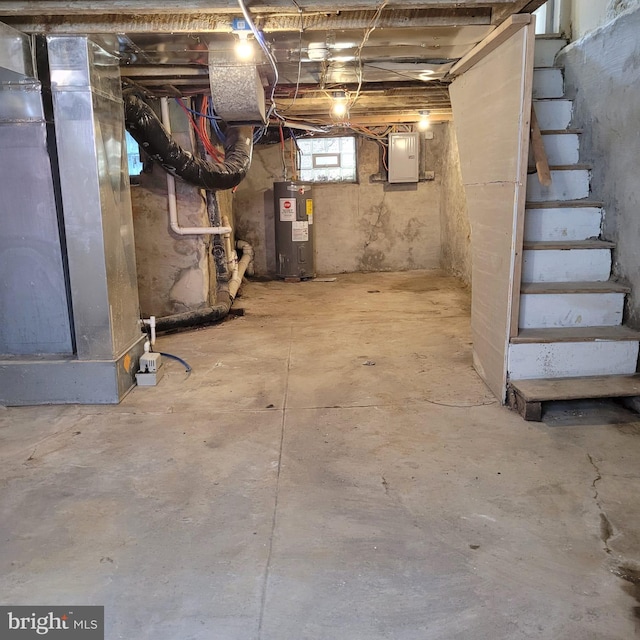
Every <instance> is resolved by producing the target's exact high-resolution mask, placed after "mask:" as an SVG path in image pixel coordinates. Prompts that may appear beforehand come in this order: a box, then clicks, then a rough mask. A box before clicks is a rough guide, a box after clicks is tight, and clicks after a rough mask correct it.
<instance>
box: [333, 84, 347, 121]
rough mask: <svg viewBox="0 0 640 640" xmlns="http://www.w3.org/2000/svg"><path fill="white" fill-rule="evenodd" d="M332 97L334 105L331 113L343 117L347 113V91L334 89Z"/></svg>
mask: <svg viewBox="0 0 640 640" xmlns="http://www.w3.org/2000/svg"><path fill="white" fill-rule="evenodd" d="M332 97H333V106H332V107H331V113H332V114H333V115H334V116H336V117H337V118H343V117H344V116H345V115H347V92H346V91H334V92H333V96H332Z"/></svg>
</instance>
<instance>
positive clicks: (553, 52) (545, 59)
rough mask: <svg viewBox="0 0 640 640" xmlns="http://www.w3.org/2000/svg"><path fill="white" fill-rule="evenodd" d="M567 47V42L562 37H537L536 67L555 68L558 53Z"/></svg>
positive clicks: (534, 64) (534, 62)
mask: <svg viewBox="0 0 640 640" xmlns="http://www.w3.org/2000/svg"><path fill="white" fill-rule="evenodd" d="M566 46H567V41H566V40H565V39H564V38H562V37H561V36H554V37H550V38H546V37H544V38H541V37H540V36H536V46H535V52H534V58H533V66H534V67H553V65H554V62H555V59H556V56H557V55H558V53H559V52H560V51H561V50H562V49H564V47H566Z"/></svg>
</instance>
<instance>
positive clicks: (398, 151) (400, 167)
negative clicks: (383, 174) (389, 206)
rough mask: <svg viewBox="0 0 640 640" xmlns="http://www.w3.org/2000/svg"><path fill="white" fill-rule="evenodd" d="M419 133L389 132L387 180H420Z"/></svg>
mask: <svg viewBox="0 0 640 640" xmlns="http://www.w3.org/2000/svg"><path fill="white" fill-rule="evenodd" d="M419 160H420V134H419V133H390V134H389V182H418V181H419V180H420V163H419Z"/></svg>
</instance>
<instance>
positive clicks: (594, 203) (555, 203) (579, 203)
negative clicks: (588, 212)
mask: <svg viewBox="0 0 640 640" xmlns="http://www.w3.org/2000/svg"><path fill="white" fill-rule="evenodd" d="M603 206H604V203H603V202H600V201H599V200H589V199H588V198H585V199H584V200H549V201H548V202H527V204H526V208H527V209H577V208H582V207H585V208H587V207H593V208H595V209H601V208H602V207H603Z"/></svg>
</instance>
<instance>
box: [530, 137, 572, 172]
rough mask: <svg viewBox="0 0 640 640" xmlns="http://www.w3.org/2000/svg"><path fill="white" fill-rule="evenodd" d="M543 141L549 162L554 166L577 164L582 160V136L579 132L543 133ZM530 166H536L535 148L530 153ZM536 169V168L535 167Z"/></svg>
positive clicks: (531, 167)
mask: <svg viewBox="0 0 640 640" xmlns="http://www.w3.org/2000/svg"><path fill="white" fill-rule="evenodd" d="M542 142H543V144H544V150H545V153H546V154H547V162H548V163H549V165H550V166H553V167H556V168H557V167H564V166H569V165H571V166H575V165H578V164H579V162H580V136H579V134H577V133H569V132H563V133H543V134H542ZM529 168H530V169H534V168H535V161H534V159H533V150H530V154H529ZM534 170H535V169H534Z"/></svg>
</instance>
